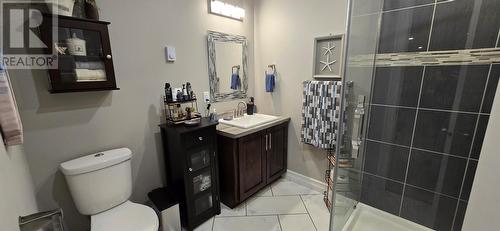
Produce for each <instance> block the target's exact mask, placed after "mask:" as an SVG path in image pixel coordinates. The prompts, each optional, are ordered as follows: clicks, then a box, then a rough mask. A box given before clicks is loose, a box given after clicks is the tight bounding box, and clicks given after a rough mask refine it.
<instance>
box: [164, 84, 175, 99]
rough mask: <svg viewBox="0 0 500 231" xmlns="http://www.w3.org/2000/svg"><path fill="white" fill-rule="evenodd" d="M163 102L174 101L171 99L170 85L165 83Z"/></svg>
mask: <svg viewBox="0 0 500 231" xmlns="http://www.w3.org/2000/svg"><path fill="white" fill-rule="evenodd" d="M165 101H167V102H172V101H174V99H173V97H172V88H171V87H170V83H165Z"/></svg>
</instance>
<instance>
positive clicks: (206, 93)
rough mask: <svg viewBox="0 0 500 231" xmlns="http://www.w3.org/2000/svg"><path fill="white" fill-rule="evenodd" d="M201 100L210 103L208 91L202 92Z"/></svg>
mask: <svg viewBox="0 0 500 231" xmlns="http://www.w3.org/2000/svg"><path fill="white" fill-rule="evenodd" d="M203 100H204V101H205V102H210V92H208V91H205V92H203Z"/></svg>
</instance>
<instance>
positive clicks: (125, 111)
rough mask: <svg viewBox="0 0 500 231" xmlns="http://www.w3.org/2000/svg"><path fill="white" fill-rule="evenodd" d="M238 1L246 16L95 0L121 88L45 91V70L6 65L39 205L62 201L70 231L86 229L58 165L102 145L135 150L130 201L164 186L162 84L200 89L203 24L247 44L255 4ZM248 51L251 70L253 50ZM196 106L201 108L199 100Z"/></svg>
mask: <svg viewBox="0 0 500 231" xmlns="http://www.w3.org/2000/svg"><path fill="white" fill-rule="evenodd" d="M243 4H244V7H245V8H246V9H247V18H246V19H245V21H244V22H243V23H241V22H239V21H236V20H231V19H227V18H224V17H219V16H215V15H209V14H208V9H207V1H206V0H148V1H137V0H120V1H116V0H101V1H98V5H99V7H100V14H101V19H102V20H105V21H110V22H111V25H110V26H109V29H110V37H111V46H112V50H113V59H114V67H115V73H116V78H117V82H118V87H120V88H121V90H119V91H113V92H87V93H70V94H53V95H51V94H49V93H48V92H47V86H46V85H47V74H46V72H44V71H12V72H11V76H12V79H13V85H14V88H15V92H16V95H17V97H18V103H19V106H20V110H21V117H22V120H23V122H24V127H25V132H26V133H25V138H26V143H25V145H24V149H25V151H26V154H27V159H28V162H29V164H30V168H31V172H32V174H33V180H34V184H35V190H36V196H37V199H38V201H39V207H40V209H52V208H55V207H62V208H63V209H64V212H65V216H66V222H67V225H68V226H69V227H68V228H69V230H71V231H79V230H85V229H87V228H88V225H89V221H88V219H87V218H85V217H83V216H81V215H79V214H78V212H77V211H76V209H75V207H74V205H73V202H72V199H71V197H70V195H69V192H68V189H67V186H66V182H65V180H64V177H63V176H62V175H61V173H60V172H59V171H58V165H59V163H61V162H64V161H67V160H70V159H73V158H76V157H79V156H82V155H84V154H90V153H95V152H98V151H101V150H105V149H111V148H117V147H124V146H125V147H129V148H130V149H131V150H132V151H133V159H132V164H133V179H134V184H135V187H134V192H133V196H132V198H131V199H132V200H133V201H136V202H144V201H145V200H146V194H147V192H149V191H150V190H152V189H154V188H156V187H160V186H162V185H163V182H164V178H165V175H164V164H163V158H162V155H163V153H162V152H163V151H162V148H161V140H160V134H159V129H158V124H160V123H161V122H162V121H161V119H160V117H161V116H162V115H163V109H162V106H161V97H162V92H163V87H164V83H165V82H170V83H172V84H173V85H180V84H181V83H184V82H186V81H189V82H191V83H192V85H193V88H194V90H195V91H196V93H197V94H198V96H202V95H203V94H202V92H203V91H208V90H209V84H208V64H207V62H208V61H207V60H208V59H207V45H206V34H207V30H215V31H220V32H226V33H231V34H239V35H245V36H247V37H248V39H249V46H250V47H253V18H252V16H253V7H252V5H251V1H250V0H248V1H247V0H245V1H244V2H243ZM166 45H172V46H175V47H176V48H177V61H176V62H175V63H173V64H171V63H167V62H166V61H165V55H164V46H166ZM249 55H250V57H249V69H250V73H249V74H250V76H252V75H253V67H254V66H253V59H254V58H253V50H252V49H250V51H249ZM252 83H253V81H250V94H252V92H253V84H252ZM199 98H202V97H199ZM234 106H236V103H235V102H233V103H229V104H227V103H226V104H222V105H221V104H218V105H216V108H217V110H218V111H223V110H224V109H225V108H226V109H227V108H228V107H234ZM199 107H200V109H201V107H204V105H203V103H202V100H200V102H199Z"/></svg>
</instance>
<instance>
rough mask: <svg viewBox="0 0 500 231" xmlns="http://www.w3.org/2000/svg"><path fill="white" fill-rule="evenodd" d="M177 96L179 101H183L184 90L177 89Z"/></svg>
mask: <svg viewBox="0 0 500 231" xmlns="http://www.w3.org/2000/svg"><path fill="white" fill-rule="evenodd" d="M176 98H177V101H182V91H180V90H177V94H176Z"/></svg>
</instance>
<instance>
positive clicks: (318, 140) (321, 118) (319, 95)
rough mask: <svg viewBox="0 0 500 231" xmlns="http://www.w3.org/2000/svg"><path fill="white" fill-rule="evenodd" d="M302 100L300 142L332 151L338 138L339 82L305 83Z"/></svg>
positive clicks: (340, 87) (340, 84)
mask: <svg viewBox="0 0 500 231" xmlns="http://www.w3.org/2000/svg"><path fill="white" fill-rule="evenodd" d="M303 84H304V89H303V95H304V98H303V100H302V131H301V138H302V142H304V143H306V144H310V145H313V146H314V147H318V148H322V149H333V148H334V147H335V142H336V140H337V137H338V129H339V128H338V124H339V117H340V102H341V92H342V91H341V89H342V82H341V81H305V82H304V83H303Z"/></svg>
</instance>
